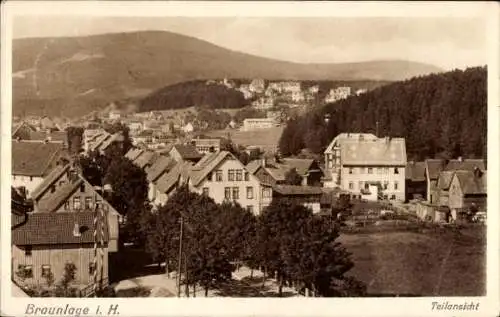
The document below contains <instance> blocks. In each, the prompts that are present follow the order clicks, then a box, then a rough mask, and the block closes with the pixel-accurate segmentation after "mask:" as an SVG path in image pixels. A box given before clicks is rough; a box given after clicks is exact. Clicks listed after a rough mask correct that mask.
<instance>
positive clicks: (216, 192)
mask: <svg viewBox="0 0 500 317" xmlns="http://www.w3.org/2000/svg"><path fill="white" fill-rule="evenodd" d="M230 169H233V170H242V180H241V181H236V180H234V181H229V180H228V171H229V170H230ZM216 170H221V171H222V181H221V182H217V181H215V179H216V178H215V175H216V173H215V171H216ZM245 172H247V171H246V169H245V167H244V166H243V164H241V162H240V161H238V160H236V159H230V158H229V157H227V158H226V159H224V161H222V162H221V163H220V164H219V165H218V166H217V167H215V168H214V169H213V173H212V180H211V181H210V180H208V179H207V178H205V179H204V180H203V181H201V183H200V184H199V185H198V186H196V187H194V186H193V185H192V184H190V188H191V190H193V191H194V192H197V193H199V194H202V193H203V188H204V187H206V188H208V195H209V196H210V197H212V198H213V199H214V200H215V202H216V203H219V204H220V203H222V202H223V201H224V199H225V188H226V187H229V188H231V197H232V191H233V188H234V187H237V188H239V199H237V200H236V201H237V202H238V203H239V204H240V205H241V206H242V207H243V208H246V207H247V206H253V210H254V213H255V214H259V213H260V212H261V209H262V200H261V186H260V182H259V180H258V179H257V177H255V176H254V175H251V174H250V173H248V174H249V180H248V181H245V176H244V175H245ZM235 177H236V176H235ZM247 187H251V188H253V198H247ZM231 199H232V198H231Z"/></svg>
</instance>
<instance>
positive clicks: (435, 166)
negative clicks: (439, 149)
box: [425, 159, 444, 180]
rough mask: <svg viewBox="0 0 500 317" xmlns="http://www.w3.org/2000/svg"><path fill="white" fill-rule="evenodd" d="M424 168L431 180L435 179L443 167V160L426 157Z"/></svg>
mask: <svg viewBox="0 0 500 317" xmlns="http://www.w3.org/2000/svg"><path fill="white" fill-rule="evenodd" d="M425 169H426V171H427V173H428V175H429V178H430V179H432V180H436V179H437V178H438V176H439V172H441V171H442V170H443V169H444V160H440V159H427V160H425Z"/></svg>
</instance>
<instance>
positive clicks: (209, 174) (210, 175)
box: [207, 172, 213, 182]
mask: <svg viewBox="0 0 500 317" xmlns="http://www.w3.org/2000/svg"><path fill="white" fill-rule="evenodd" d="M212 177H213V174H212V172H210V173H208V175H207V179H208V181H209V182H211V181H212Z"/></svg>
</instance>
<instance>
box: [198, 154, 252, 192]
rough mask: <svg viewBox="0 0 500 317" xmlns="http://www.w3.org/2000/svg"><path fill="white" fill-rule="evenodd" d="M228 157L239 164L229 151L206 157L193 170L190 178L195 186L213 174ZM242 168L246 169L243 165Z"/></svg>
mask: <svg viewBox="0 0 500 317" xmlns="http://www.w3.org/2000/svg"><path fill="white" fill-rule="evenodd" d="M228 156H229V157H231V158H232V159H234V160H237V161H238V162H239V160H238V159H237V158H236V157H235V156H234V155H233V154H231V153H230V152H228V151H220V152H217V153H211V154H208V155H206V156H205V157H204V158H203V159H202V160H201V161H200V162H198V164H196V165H195V166H194V167H193V168H192V169H191V175H190V178H191V182H192V184H193V186H198V185H199V183H200V182H201V181H202V180H203V179H204V178H205V177H206V176H207V175H208V173H210V172H212V171H213V170H214V169H215V168H216V167H217V166H218V165H219V164H220V163H221V162H222V161H224V159H226V157H228ZM240 164H241V163H240ZM241 166H242V167H243V168H244V165H243V164H241Z"/></svg>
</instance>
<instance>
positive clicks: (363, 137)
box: [324, 133, 377, 153]
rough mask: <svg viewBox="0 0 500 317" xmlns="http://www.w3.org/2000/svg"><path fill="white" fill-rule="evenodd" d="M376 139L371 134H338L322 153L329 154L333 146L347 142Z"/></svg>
mask: <svg viewBox="0 0 500 317" xmlns="http://www.w3.org/2000/svg"><path fill="white" fill-rule="evenodd" d="M376 139H377V137H376V136H375V135H374V134H372V133H340V134H339V135H337V136H336V137H335V138H334V139H333V140H332V142H330V144H329V145H328V147H327V148H326V150H325V152H324V153H331V152H332V151H333V147H334V146H335V145H337V146H338V145H340V144H341V143H342V142H344V141H348V140H376Z"/></svg>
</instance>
